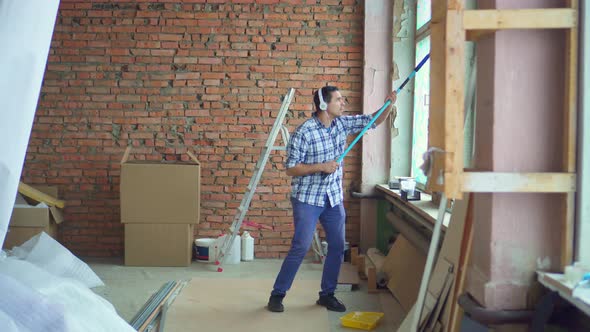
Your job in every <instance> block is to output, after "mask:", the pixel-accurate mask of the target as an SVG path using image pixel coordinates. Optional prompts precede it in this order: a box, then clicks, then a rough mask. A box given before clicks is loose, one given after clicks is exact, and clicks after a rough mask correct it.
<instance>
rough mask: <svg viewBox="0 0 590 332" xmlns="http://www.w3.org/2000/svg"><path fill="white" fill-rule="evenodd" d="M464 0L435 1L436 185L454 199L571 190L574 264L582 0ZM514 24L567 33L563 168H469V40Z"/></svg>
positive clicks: (568, 242) (567, 230)
mask: <svg viewBox="0 0 590 332" xmlns="http://www.w3.org/2000/svg"><path fill="white" fill-rule="evenodd" d="M463 2H464V1H463V0H441V1H432V20H431V26H430V29H431V35H432V39H431V64H430V66H431V67H430V68H431V82H430V86H431V93H430V105H431V106H430V124H429V145H430V146H437V147H443V149H444V151H445V152H444V153H438V154H437V155H436V156H435V160H434V164H433V170H432V174H431V177H432V179H429V183H428V185H429V189H431V190H433V191H443V192H444V193H445V194H446V196H447V197H448V198H449V199H461V198H462V197H463V193H465V192H527V193H563V194H564V195H563V197H564V200H565V216H564V219H563V221H562V228H563V230H564V232H563V238H562V257H561V264H562V266H566V265H568V264H570V263H571V261H572V259H573V228H574V227H573V224H574V213H575V210H574V208H575V207H574V202H575V197H574V193H575V192H576V117H577V90H578V87H577V70H578V59H577V57H578V14H579V8H578V0H569V1H568V7H567V8H550V9H516V10H481V9H476V10H465V9H464V4H463ZM506 29H564V30H566V34H567V39H566V48H565V59H566V60H565V61H566V67H565V68H566V71H565V89H564V93H565V99H564V100H565V104H564V110H563V117H564V146H563V165H562V172H560V173H496V172H467V171H464V168H463V165H464V161H463V159H464V156H463V144H464V137H463V126H464V114H465V106H464V100H465V91H464V89H465V88H464V82H465V61H466V59H465V43H466V41H467V40H478V39H479V38H482V37H484V36H485V35H488V34H492V33H494V32H495V31H498V30H506ZM442 124H444V125H442ZM435 179H444V181H442V183H441V182H440V181H434V180H435Z"/></svg>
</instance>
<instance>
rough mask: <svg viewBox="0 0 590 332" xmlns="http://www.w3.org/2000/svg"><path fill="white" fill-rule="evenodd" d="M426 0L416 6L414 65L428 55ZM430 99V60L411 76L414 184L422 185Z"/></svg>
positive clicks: (412, 173) (427, 11) (428, 22)
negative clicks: (412, 88)
mask: <svg viewBox="0 0 590 332" xmlns="http://www.w3.org/2000/svg"><path fill="white" fill-rule="evenodd" d="M430 1H431V0H418V1H417V3H416V38H415V44H414V54H415V56H414V66H416V65H418V63H420V61H422V59H423V58H424V56H426V55H427V54H428V53H430V30H429V24H430V18H431V13H430ZM429 96H430V61H428V62H426V63H425V64H424V66H422V68H421V69H420V71H419V72H418V73H417V74H416V76H415V77H414V96H413V98H414V103H413V106H414V107H413V108H414V109H413V121H412V157H411V158H412V160H411V167H410V171H411V173H410V176H412V177H414V178H416V182H417V183H419V184H422V185H425V184H426V175H425V174H424V173H423V172H422V170H421V169H420V166H421V165H422V163H423V158H422V156H423V154H424V152H426V150H427V149H428V104H429Z"/></svg>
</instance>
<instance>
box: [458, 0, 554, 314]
mask: <svg viewBox="0 0 590 332" xmlns="http://www.w3.org/2000/svg"><path fill="white" fill-rule="evenodd" d="M560 5H562V3H561V2H560V1H551V0H529V1H518V2H514V1H509V0H497V1H479V2H478V7H479V8H482V9H488V8H498V9H509V8H548V7H559V6H560ZM563 40H564V33H563V32H562V31H548V30H536V31H503V32H497V33H496V34H495V36H493V37H489V38H487V39H484V40H482V41H480V42H479V43H478V45H477V52H478V60H477V67H478V77H477V84H478V89H477V90H478V91H477V117H476V128H477V130H476V152H475V158H474V162H475V167H476V168H477V169H478V170H492V171H497V172H556V171H560V164H561V146H562V139H561V136H562V129H561V127H562V122H563V120H562V109H563V89H562V88H561V87H563V79H564V76H563V69H564V67H563V63H564V51H563V50H564V42H563ZM558 198H559V195H554V194H553V195H550V194H511V193H506V194H493V195H492V194H476V195H475V210H474V218H475V227H474V240H473V248H472V260H471V262H472V263H471V266H470V268H469V272H468V285H467V290H468V291H469V292H470V293H471V294H472V295H473V296H474V297H475V298H476V299H477V300H478V302H480V303H481V304H483V305H484V306H485V307H487V308H490V309H521V308H524V307H527V301H529V300H530V296H531V294H530V286H531V284H532V282H533V281H534V278H535V270H536V269H538V268H547V269H550V270H551V269H553V270H554V269H558V268H559V257H560V236H561V233H560V232H561V226H560V221H559V220H560V218H561V217H562V206H561V203H560V202H559V199H558Z"/></svg>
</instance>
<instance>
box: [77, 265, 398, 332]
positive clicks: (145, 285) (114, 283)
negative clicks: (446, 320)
mask: <svg viewBox="0 0 590 332" xmlns="http://www.w3.org/2000/svg"><path fill="white" fill-rule="evenodd" d="M85 261H86V263H88V264H89V265H90V267H91V268H92V269H93V270H94V272H96V274H97V275H98V276H99V277H100V278H101V279H102V280H103V282H104V283H105V286H104V287H98V288H95V289H94V291H95V292H96V293H97V294H99V295H101V296H103V297H104V298H105V299H107V300H108V301H109V302H111V303H112V304H113V306H114V307H115V308H116V309H117V312H118V313H119V315H121V317H123V318H124V319H125V320H127V321H130V320H131V319H132V318H133V316H135V314H136V313H137V312H138V311H139V310H140V309H141V307H142V306H143V305H144V304H145V302H146V301H147V300H148V299H149V297H150V296H151V295H152V294H154V293H155V292H157V291H158V290H159V289H160V287H162V285H163V284H164V283H165V282H167V281H171V280H182V279H190V278H193V277H198V278H257V279H274V278H275V277H276V274H277V273H278V271H279V269H280V266H281V262H282V261H281V260H275V259H259V260H254V261H253V262H241V263H240V264H238V265H226V266H225V268H224V272H222V273H218V272H215V269H214V266H213V265H210V264H203V263H199V262H193V264H192V265H191V266H190V267H174V268H171V267H128V266H124V265H123V262H122V261H121V260H116V259H86V260H85ZM321 268H322V267H321V265H319V264H314V263H311V262H304V263H303V264H302V265H301V268H300V270H299V272H298V274H297V278H298V279H307V280H318V290H319V284H320V279H321ZM295 282H297V281H295ZM366 289H367V285H366V282H364V281H362V283H361V285H360V287H359V289H358V290H354V291H352V292H339V293H337V294H336V296H337V297H338V298H339V299H340V300H341V301H342V302H343V303H344V304H345V305H346V307H347V309H348V311H349V312H350V311H379V312H384V313H385V316H384V317H383V319H382V320H381V322H380V325H379V326H378V328H377V329H375V330H374V331H397V327H398V326H399V325H400V324H401V322H402V320H403V318H404V312H403V309H402V308H401V306H400V305H399V303H398V302H397V301H396V300H395V298H394V297H393V296H392V295H391V293H389V292H388V291H382V292H381V293H378V294H369V293H367V291H366ZM269 292H270V289H269ZM309 300H310V302H312V303H313V302H315V301H316V298H313V299H309ZM267 301H268V297H265V298H261V299H260V304H261V305H265V304H266V302H267ZM286 309H287V310H288V308H286ZM283 314H288V312H285V313H283ZM343 315H344V314H343V313H336V312H329V320H330V326H331V328H330V331H353V330H351V329H348V328H344V327H342V326H341V325H340V320H339V318H340V317H342V316H343Z"/></svg>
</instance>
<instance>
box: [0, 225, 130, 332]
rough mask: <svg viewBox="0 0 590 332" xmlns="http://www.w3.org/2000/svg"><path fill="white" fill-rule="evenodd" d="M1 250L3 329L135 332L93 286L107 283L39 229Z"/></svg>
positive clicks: (0, 280) (0, 289)
mask: <svg viewBox="0 0 590 332" xmlns="http://www.w3.org/2000/svg"><path fill="white" fill-rule="evenodd" d="M10 253H11V255H10V256H8V257H6V255H0V294H1V296H0V327H1V330H2V331H3V332H4V331H19V332H20V331H24V332H28V331H31V332H35V331H48V332H53V331H59V332H62V331H63V332H69V331H73V332H74V331H96V332H102V331H121V332H126V331H129V332H131V331H135V330H134V329H133V328H132V327H131V326H130V325H129V324H128V323H127V322H125V321H124V320H123V319H122V318H121V317H120V316H119V315H118V314H117V312H116V310H115V308H114V307H113V305H112V304H110V303H109V302H108V301H107V300H105V299H103V298H102V297H100V296H99V295H97V294H95V293H94V292H93V291H92V290H90V288H89V285H94V286H98V285H103V283H102V281H101V280H100V278H99V277H98V276H97V275H96V274H95V273H94V272H93V271H92V269H90V267H89V266H88V265H86V264H85V263H84V262H82V261H81V260H79V259H78V258H77V257H75V256H74V255H73V254H72V253H71V252H69V251H68V250H67V249H66V248H64V247H63V246H62V245H61V244H59V243H58V242H57V241H55V240H54V239H53V238H51V237H50V236H48V235H47V234H45V233H41V234H40V235H37V236H36V237H34V238H32V239H31V240H29V241H27V242H26V243H24V244H23V245H22V246H20V247H15V248H14V249H13V250H12V251H11V252H10Z"/></svg>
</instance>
